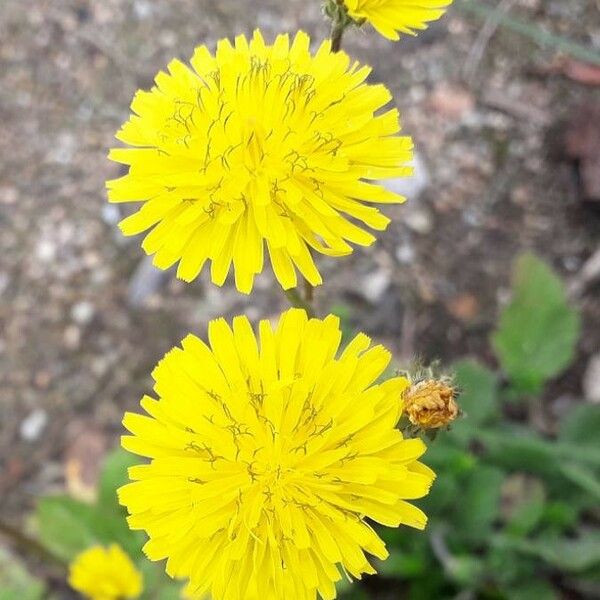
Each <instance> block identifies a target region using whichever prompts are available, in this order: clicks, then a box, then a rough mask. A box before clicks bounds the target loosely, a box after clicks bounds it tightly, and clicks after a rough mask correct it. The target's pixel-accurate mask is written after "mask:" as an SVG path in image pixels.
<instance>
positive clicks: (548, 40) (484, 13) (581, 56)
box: [457, 0, 600, 65]
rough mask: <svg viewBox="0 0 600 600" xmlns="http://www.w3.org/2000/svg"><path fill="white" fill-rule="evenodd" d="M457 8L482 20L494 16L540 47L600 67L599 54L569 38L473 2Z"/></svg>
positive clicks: (499, 22)
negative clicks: (549, 48)
mask: <svg viewBox="0 0 600 600" xmlns="http://www.w3.org/2000/svg"><path fill="white" fill-rule="evenodd" d="M457 6H458V7H459V8H460V9H461V10H464V11H465V12H469V13H472V14H474V15H476V16H478V17H480V18H483V19H487V18H489V17H490V15H494V17H493V18H494V20H495V21H496V22H497V23H498V24H500V25H502V26H503V27H506V28H507V29H510V30H511V31H514V32H515V33H518V34H519V35H522V36H524V37H527V38H529V39H531V40H533V41H534V42H536V43H537V44H539V45H540V46H550V47H552V48H555V49H556V50H560V51H561V52H564V53H565V54H569V55H570V56H572V57H573V58H577V59H578V60H582V61H585V62H589V63H591V64H593V65H600V52H597V51H595V50H593V49H592V48H587V47H586V46H582V45H581V44H578V43H577V42H574V41H573V40H570V39H569V38H565V37H562V36H559V35H556V34H554V33H550V32H548V31H545V30H543V29H541V28H540V27H538V26H536V25H532V24H531V23H527V22H524V21H520V20H518V19H515V18H514V17H511V16H509V15H505V14H497V11H496V9H495V7H491V6H486V5H484V4H480V3H479V2H473V1H472V0H461V1H460V2H458V3H457Z"/></svg>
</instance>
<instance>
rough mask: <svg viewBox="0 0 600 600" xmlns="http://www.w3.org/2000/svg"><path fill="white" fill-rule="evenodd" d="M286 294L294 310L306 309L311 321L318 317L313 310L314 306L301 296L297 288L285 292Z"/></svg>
mask: <svg viewBox="0 0 600 600" xmlns="http://www.w3.org/2000/svg"><path fill="white" fill-rule="evenodd" d="M284 293H285V296H286V298H287V299H288V300H289V303H290V304H291V305H292V306H293V307H294V308H302V309H304V310H305V311H306V314H307V315H308V316H309V317H310V318H311V319H312V318H314V317H315V316H316V314H315V309H314V308H313V305H312V304H311V303H310V302H309V301H308V300H305V299H304V298H303V297H302V296H301V295H300V292H299V291H298V289H297V288H292V289H291V290H285V292H284Z"/></svg>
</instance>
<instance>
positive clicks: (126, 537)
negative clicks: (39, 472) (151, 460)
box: [0, 449, 183, 600]
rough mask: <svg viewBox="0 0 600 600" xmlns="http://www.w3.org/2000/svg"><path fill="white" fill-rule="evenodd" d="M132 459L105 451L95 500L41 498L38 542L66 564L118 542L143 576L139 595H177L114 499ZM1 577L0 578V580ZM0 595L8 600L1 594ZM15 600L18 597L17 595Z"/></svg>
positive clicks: (176, 586)
mask: <svg viewBox="0 0 600 600" xmlns="http://www.w3.org/2000/svg"><path fill="white" fill-rule="evenodd" d="M132 461H136V459H135V457H132V456H131V455H129V454H128V453H126V452H124V451H123V450H121V449H118V450H115V451H114V452H112V453H111V454H109V455H108V456H107V457H106V459H105V462H104V466H103V469H102V473H101V476H100V481H99V486H98V500H97V502H96V503H94V504H87V503H84V502H80V501H78V500H75V499H73V498H70V497H68V496H49V497H46V498H42V499H41V500H40V501H39V503H38V505H37V510H36V521H37V527H38V535H39V539H40V542H41V543H42V544H43V546H44V547H45V548H46V549H47V550H48V551H49V552H51V553H52V554H53V555H55V556H56V557H57V558H59V559H60V560H62V561H64V562H66V563H68V562H70V561H72V560H73V558H75V556H76V555H77V554H79V553H80V552H83V551H84V550H86V549H87V548H89V547H91V546H93V545H95V544H102V545H108V544H111V543H117V544H119V545H120V546H121V547H122V548H123V549H124V550H125V551H126V552H127V553H128V554H129V556H130V557H131V558H132V560H133V561H134V562H135V563H136V565H137V567H138V568H139V569H140V571H141V572H142V574H143V577H144V594H143V595H142V597H141V600H176V599H177V600H178V599H180V598H181V589H182V585H183V584H182V583H181V582H178V581H173V580H171V579H170V578H169V577H168V576H167V575H166V574H165V571H164V566H163V565H162V564H161V563H153V562H150V561H148V560H147V559H146V557H145V556H144V555H143V553H142V545H143V543H144V536H143V534H141V533H140V532H135V531H131V530H130V529H129V527H128V526H127V522H126V519H125V518H126V514H125V512H124V510H123V509H122V507H121V506H119V504H118V502H117V494H116V491H117V489H118V488H119V487H120V486H121V485H123V484H124V483H125V482H126V481H127V469H128V467H129V466H131V464H132ZM0 582H1V579H0ZM0 600H12V597H10V596H7V597H6V598H4V597H2V596H1V595H0ZM15 600H22V598H21V597H19V598H16V597H15Z"/></svg>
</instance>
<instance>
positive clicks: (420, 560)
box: [0, 0, 600, 600]
mask: <svg viewBox="0 0 600 600" xmlns="http://www.w3.org/2000/svg"><path fill="white" fill-rule="evenodd" d="M319 5H320V3H319V1H318V0H287V1H286V2H280V1H279V0H176V1H173V0H171V1H169V0H104V1H102V2H99V1H92V0H0V119H1V123H2V128H1V133H0V223H1V229H0V382H1V384H0V504H1V510H0V598H2V599H3V600H11V599H12V598H19V599H20V600H23V599H24V598H32V599H35V598H48V597H53V598H58V599H62V598H71V597H73V596H71V595H70V592H69V591H68V589H67V587H66V585H65V584H64V576H63V570H64V562H65V561H68V560H69V558H70V557H71V556H72V555H73V553H74V552H75V551H76V550H79V549H82V548H83V546H84V545H85V544H86V543H88V542H91V541H93V540H100V541H109V539H110V535H112V534H110V533H107V531H109V530H110V531H112V529H110V527H109V528H105V529H102V530H101V531H100V530H98V527H97V524H98V522H99V519H100V518H99V517H98V514H99V513H94V512H93V511H92V512H90V511H89V510H87V508H86V509H85V510H83V509H81V506H84V507H85V506H87V507H90V506H93V507H94V510H96V509H98V510H99V511H100V512H102V511H105V509H106V504H105V505H102V503H101V502H100V503H96V504H93V503H94V502H96V499H97V498H98V497H100V498H106V497H110V498H111V500H110V501H107V503H108V504H110V502H112V497H111V493H110V490H111V489H114V487H115V486H116V485H117V483H118V481H120V478H122V476H123V474H122V470H123V468H124V465H125V463H126V462H127V459H126V458H124V457H123V456H122V455H118V454H117V455H115V454H112V455H111V457H112V462H111V461H109V466H108V467H107V466H104V467H103V466H102V465H103V464H104V460H105V456H106V455H107V453H108V452H109V450H111V449H112V448H114V447H116V445H117V443H118V438H119V435H120V433H121V425H120V421H121V418H122V413H123V411H124V410H125V409H133V408H135V407H136V406H137V405H138V401H139V398H140V397H141V395H142V394H143V393H147V392H149V391H150V389H151V385H152V382H151V379H150V372H151V369H152V367H153V366H154V364H155V363H156V362H157V361H158V360H159V359H160V358H161V357H162V356H163V354H164V353H165V352H166V351H167V350H168V349H170V348H171V347H172V346H173V345H175V344H176V343H177V342H178V341H179V340H180V339H181V338H182V337H183V336H184V335H185V334H186V333H187V332H188V331H193V332H196V333H199V334H200V335H203V334H204V331H205V329H206V324H207V321H208V320H209V319H211V318H214V317H215V316H217V315H226V316H231V315H234V314H239V313H246V314H247V315H248V316H249V317H250V318H251V319H253V320H257V319H259V318H262V317H269V316H272V315H274V314H276V313H278V312H279V311H281V310H282V309H284V308H285V307H286V302H285V299H284V298H283V296H282V295H281V294H280V292H279V290H278V286H277V285H275V283H274V280H273V278H272V277H271V276H270V274H268V273H265V274H263V275H262V276H261V277H260V278H259V280H258V281H257V286H256V290H255V293H253V294H252V296H250V297H245V296H242V295H240V294H239V293H237V291H236V290H235V288H234V286H233V285H232V284H231V283H230V282H228V283H227V284H226V285H225V287H223V288H222V289H219V288H216V287H215V286H213V285H211V284H210V283H209V282H208V281H207V278H206V277H202V278H201V279H200V280H198V281H196V282H195V283H194V284H192V285H188V284H184V283H182V282H180V281H177V280H176V279H175V276H174V273H172V272H169V273H166V274H163V273H159V272H158V271H155V270H154V269H153V268H152V267H151V265H150V263H149V261H147V260H146V259H144V258H143V256H142V251H141V249H140V248H139V240H137V239H125V238H123V237H122V236H121V235H120V233H119V231H118V229H117V227H116V224H117V222H118V221H119V220H120V219H121V218H122V217H123V216H124V215H125V212H123V214H121V212H120V211H121V210H124V211H126V210H128V209H127V208H125V209H123V208H122V207H121V206H115V205H108V204H107V202H106V197H105V192H104V181H105V180H106V179H109V178H113V177H116V176H118V174H119V171H118V166H117V165H115V164H113V163H110V162H109V161H108V160H107V159H106V154H107V151H108V149H109V148H110V147H111V146H112V145H114V143H115V142H114V138H113V136H114V133H115V131H116V130H117V129H118V128H119V126H120V124H121V123H122V122H123V121H124V120H125V119H126V118H127V116H128V114H129V110H128V106H129V103H130V101H131V98H132V97H133V94H134V92H135V91H136V90H137V89H138V88H148V87H150V86H151V85H152V80H153V77H154V75H155V73H156V72H157V71H158V70H159V69H161V68H163V67H164V66H165V65H166V64H167V62H168V61H169V60H170V59H171V58H173V57H174V56H177V57H180V58H182V59H184V60H187V59H188V58H189V57H190V56H191V53H192V51H193V48H194V47H195V46H196V45H198V44H207V45H209V46H211V47H212V46H213V45H214V44H215V42H216V40H217V39H218V38H220V37H224V36H233V35H234V34H237V33H246V34H250V33H251V32H252V30H253V29H254V28H255V27H260V28H261V29H262V30H263V32H264V33H265V36H266V37H267V38H268V39H272V38H273V36H274V35H275V34H276V33H279V32H282V31H289V32H293V31H295V30H297V29H298V28H302V29H304V30H306V31H308V32H309V33H310V34H311V36H313V37H314V39H315V40H320V39H322V38H323V37H325V36H326V35H327V31H328V28H327V23H326V22H325V20H324V18H323V17H322V16H321V12H320V6H319ZM344 47H345V49H346V50H347V51H348V52H350V53H351V54H352V55H353V56H354V57H356V58H357V59H359V60H361V61H364V62H368V63H370V64H371V65H373V67H374V72H373V75H372V80H374V81H382V82H384V83H386V84H387V85H388V86H389V87H390V89H391V91H392V93H393V94H394V101H395V102H396V103H397V105H398V107H399V108H400V111H401V114H402V119H403V128H404V131H405V132H406V134H409V135H411V136H413V137H414V141H415V145H416V157H415V164H416V176H415V178H413V179H412V180H410V181H408V180H407V181H398V182H393V183H392V185H395V186H397V188H398V189H399V190H400V191H402V192H403V193H405V194H406V195H407V196H408V197H409V202H408V203H407V204H405V205H403V206H400V207H392V208H391V209H390V210H389V211H387V213H388V214H389V215H390V216H391V217H393V223H392V225H391V226H390V227H389V229H388V231H387V232H386V233H385V234H384V235H383V236H382V237H381V239H380V241H379V242H378V243H377V244H375V245H374V246H373V247H371V248H369V249H358V250H357V251H356V252H355V253H354V255H353V256H352V257H349V258H346V259H344V260H343V261H336V262H335V263H333V262H330V261H329V260H327V259H321V260H320V265H321V268H322V271H323V273H324V279H325V281H326V285H325V286H324V287H323V288H322V289H318V290H317V293H316V303H317V308H318V310H320V311H321V312H326V311H329V310H333V311H334V312H336V313H337V314H339V315H340V316H341V317H342V319H343V323H344V327H345V328H346V330H347V331H348V332H349V333H350V332H353V331H356V330H362V331H365V332H367V333H368V334H369V335H372V336H373V337H374V338H376V339H377V340H378V341H381V342H382V343H384V344H386V345H387V346H388V347H389V348H390V349H391V350H393V351H394V353H395V357H396V363H397V365H398V366H406V365H407V364H409V362H410V361H412V360H413V359H414V357H419V358H420V359H421V360H422V361H424V362H426V363H427V362H431V361H433V360H436V359H439V360H440V361H441V363H442V365H444V366H446V367H449V368H450V367H452V366H454V367H455V369H456V370H457V372H458V384H459V386H460V387H461V388H462V390H463V392H464V396H463V401H464V404H463V407H464V409H465V413H466V415H467V418H466V419H464V420H463V422H462V423H460V424H458V425H457V426H456V427H455V428H454V429H453V431H451V432H450V433H449V434H442V435H440V436H439V437H438V439H437V440H436V441H435V442H434V444H432V450H431V453H430V455H429V456H430V460H429V462H430V464H432V465H433V466H434V467H435V468H436V470H437V472H438V473H439V477H438V481H437V482H436V484H435V486H434V490H433V492H432V495H431V497H430V498H428V499H427V500H426V501H422V502H420V506H422V507H423V508H425V510H426V511H427V512H428V513H429V514H430V515H431V522H430V526H429V528H428V532H427V533H426V534H423V533H413V532H410V531H408V530H405V529H400V530H398V531H392V532H389V531H388V532H386V533H385V536H386V541H387V542H388V545H389V547H390V549H391V553H392V556H391V558H390V559H389V560H388V561H387V562H386V563H385V564H384V565H380V566H378V568H379V569H380V571H381V576H379V577H376V578H369V579H367V580H366V581H365V582H364V584H361V585H360V586H359V585H356V586H354V587H353V588H351V591H349V592H348V593H347V595H345V596H344V597H345V598H355V599H368V598H376V599H379V598H381V599H384V600H385V599H388V598H389V599H392V598H412V599H417V600H418V599H423V600H428V599H439V598H460V599H464V600H467V599H470V598H498V599H502V598H507V599H513V598H517V599H519V598H522V599H529V598H531V599H532V600H534V599H542V600H544V599H545V598H594V597H596V598H597V597H600V579H599V575H598V574H599V573H600V569H598V567H599V566H600V534H599V529H598V522H599V517H600V511H599V510H598V506H600V483H599V479H598V474H599V472H600V456H599V454H600V444H599V442H600V438H599V433H598V432H599V431H600V416H599V408H600V302H599V297H600V294H599V293H600V2H598V0H569V1H568V2H566V1H564V0H502V1H499V2H498V1H496V0H477V1H476V0H463V1H458V0H457V1H455V2H454V5H453V6H452V7H451V8H450V10H449V11H448V14H447V15H446V17H445V18H443V19H441V20H440V21H439V22H437V23H435V24H434V25H433V26H432V27H430V28H429V29H428V30H427V31H426V32H424V33H423V34H421V35H420V36H419V37H418V38H414V39H413V38H410V37H403V39H402V41H401V42H399V43H397V44H392V43H390V42H388V41H386V40H384V39H382V38H380V37H379V36H377V35H376V34H375V33H374V32H372V31H368V30H364V31H350V32H349V33H348V34H347V35H346V37H345V40H344ZM426 462H427V460H426ZM99 481H100V483H99ZM111 486H112V487H111ZM107 490H108V491H107ZM103 494H104V496H103ZM112 495H113V496H114V494H112ZM48 497H49V499H48ZM57 497H58V498H60V499H61V500H60V502H54V504H53V500H56V498H57ZM40 498H45V499H46V501H45V502H44V501H42V502H41V503H40ZM90 503H91V504H90ZM40 504H42V506H41V507H40ZM111 510H112V508H111ZM114 510H115V511H116V510H118V509H117V508H116V507H115V508H114ZM86 511H87V512H86ZM105 512H106V511H105ZM111 518H112V517H111ZM119 518H120V517H119ZM86 519H87V520H86ZM107 519H108V517H107ZM94 523H95V525H94ZM65 531H70V532H71V535H70V537H69V539H68V540H66V541H65V539H63V538H64V537H68V536H65V535H64V532H65ZM61 532H63V533H61ZM115 535H116V534H115ZM118 535H119V536H122V537H125V536H126V535H127V534H126V532H125V533H124V532H123V531H120V530H119V533H118ZM61 536H62V537H61ZM138 542H139V540H138V539H137V538H136V539H135V540H133V541H130V542H127V541H124V542H123V544H124V545H127V544H128V543H129V544H130V547H131V548H134V549H133V550H132V551H131V552H132V553H134V552H136V550H135V547H136V544H137V543H138ZM138 551H139V550H138ZM45 553H46V554H45ZM50 556H51V557H52V558H49V557H50ZM152 576H153V575H149V577H152ZM165 585H166V584H165ZM157 586H158V584H157ZM156 589H158V587H157V588H156ZM165 590H167V587H165ZM168 593H171V592H167V591H164V592H156V593H155V595H154V596H148V597H154V598H159V599H162V598H167V597H171V596H168ZM27 594H29V595H27ZM173 597H176V596H173Z"/></svg>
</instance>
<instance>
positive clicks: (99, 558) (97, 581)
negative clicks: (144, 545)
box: [69, 544, 143, 600]
mask: <svg viewBox="0 0 600 600" xmlns="http://www.w3.org/2000/svg"><path fill="white" fill-rule="evenodd" d="M69 585H70V586H71V587H72V588H73V589H74V590H77V591H78V592H79V593H81V594H82V595H83V596H84V597H85V598H90V599H91V600H123V599H125V598H138V597H139V596H140V594H141V593H142V588H143V586H142V575H141V573H139V571H138V570H137V569H136V568H135V566H134V564H133V562H132V561H131V559H130V558H129V556H127V554H125V552H124V551H123V550H122V549H121V547H120V546H118V545H117V544H112V545H111V546H109V547H108V548H104V547H103V546H93V547H92V548H89V549H88V550H86V551H85V552H82V553H81V554H79V555H78V556H77V557H76V558H75V560H74V561H73V562H72V563H71V565H70V568H69Z"/></svg>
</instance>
